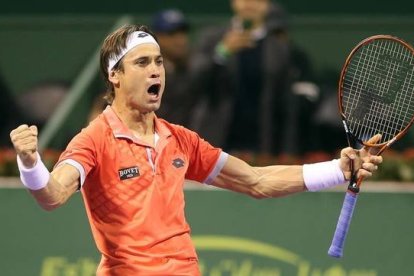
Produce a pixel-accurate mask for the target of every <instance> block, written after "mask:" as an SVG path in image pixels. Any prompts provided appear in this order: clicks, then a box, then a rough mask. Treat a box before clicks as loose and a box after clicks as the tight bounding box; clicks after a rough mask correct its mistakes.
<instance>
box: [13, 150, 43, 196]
mask: <svg viewBox="0 0 414 276" xmlns="http://www.w3.org/2000/svg"><path fill="white" fill-rule="evenodd" d="M17 166H18V167H19V171H20V179H21V180H22V182H23V185H24V186H26V187H27V188H29V189H30V190H40V189H42V188H44V187H46V185H47V183H48V182H49V178H50V173H49V171H48V169H47V168H46V166H45V164H43V162H42V159H40V155H39V153H37V162H36V165H35V166H34V167H33V168H26V167H25V166H24V165H23V162H22V160H20V157H19V156H17Z"/></svg>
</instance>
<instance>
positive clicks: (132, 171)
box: [118, 167, 139, 180]
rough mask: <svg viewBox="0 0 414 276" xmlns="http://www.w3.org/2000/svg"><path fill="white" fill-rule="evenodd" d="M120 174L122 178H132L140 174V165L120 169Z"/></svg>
mask: <svg viewBox="0 0 414 276" xmlns="http://www.w3.org/2000/svg"><path fill="white" fill-rule="evenodd" d="M118 175H119V178H120V179H121V180H125V179H130V178H133V177H137V176H139V169H138V167H131V168H126V169H120V170H119V171H118Z"/></svg>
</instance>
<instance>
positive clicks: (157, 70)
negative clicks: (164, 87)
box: [149, 61, 161, 78]
mask: <svg viewBox="0 0 414 276" xmlns="http://www.w3.org/2000/svg"><path fill="white" fill-rule="evenodd" d="M149 71H150V73H151V78H158V77H159V76H160V75H161V66H160V65H158V64H157V63H156V62H155V61H153V62H151V64H150V66H149Z"/></svg>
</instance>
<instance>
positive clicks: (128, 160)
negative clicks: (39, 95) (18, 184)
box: [10, 25, 382, 276]
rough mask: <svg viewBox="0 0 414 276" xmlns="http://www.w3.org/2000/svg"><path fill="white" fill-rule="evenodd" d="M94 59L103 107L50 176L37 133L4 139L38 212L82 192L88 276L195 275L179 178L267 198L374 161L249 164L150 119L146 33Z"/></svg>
mask: <svg viewBox="0 0 414 276" xmlns="http://www.w3.org/2000/svg"><path fill="white" fill-rule="evenodd" d="M100 59H101V60H100V61H101V69H102V72H103V75H104V76H105V79H106V81H107V84H108V91H109V92H108V94H107V100H108V103H109V105H108V106H107V107H106V109H105V110H104V111H103V112H102V114H100V115H99V116H98V117H97V118H96V119H95V120H93V121H92V122H91V123H90V124H89V125H88V127H86V128H85V129H83V130H82V131H81V132H80V133H79V134H78V135H76V136H75V137H74V138H73V139H72V141H71V142H70V143H69V145H68V146H67V148H66V150H65V151H64V152H63V153H62V155H61V157H60V159H59V161H58V162H57V164H56V165H55V167H54V169H53V171H52V172H51V173H49V171H48V170H47V168H46V167H45V165H44V164H43V162H42V160H41V157H40V155H39V154H38V152H37V147H38V132H37V128H36V126H28V125H21V126H19V127H18V128H16V129H14V130H13V131H12V132H11V133H10V137H11V141H12V142H13V145H14V148H15V150H16V152H17V163H18V166H19V169H20V177H21V180H22V182H23V184H24V185H25V186H26V187H27V188H28V189H29V190H30V192H31V193H32V195H33V196H34V197H35V198H36V200H37V202H38V203H39V204H40V206H42V207H43V208H44V209H46V210H53V209H55V208H57V207H59V206H61V205H62V204H64V203H65V202H66V201H67V200H68V198H69V197H70V196H71V195H72V194H73V193H75V192H76V191H78V190H80V191H81V192H82V196H83V198H84V202H85V207H86V211H87V215H88V219H89V222H90V225H91V228H92V233H93V237H94V239H95V242H96V245H97V247H98V249H99V251H100V252H101V254H102V258H101V262H100V264H99V267H98V271H97V275H123V276H125V275H146V276H150V275H191V276H194V275H200V271H199V268H198V259H197V254H196V252H195V249H194V246H193V244H192V242H191V238H190V227H189V225H188V224H187V222H186V219H185V217H184V193H183V185H184V180H185V179H189V180H195V181H198V182H201V183H205V184H206V185H213V186H217V187H221V188H224V189H229V190H233V191H236V192H241V193H245V194H247V195H250V196H252V197H255V198H269V197H280V196H284V195H289V194H293V193H297V192H302V191H307V190H310V191H317V190H321V189H325V188H328V187H332V186H335V185H339V184H342V183H344V182H346V180H347V179H349V178H350V175H351V172H350V171H349V162H350V160H351V159H353V160H354V162H355V168H356V169H357V170H358V175H359V176H363V177H369V176H371V175H372V173H373V172H374V171H375V170H377V165H378V164H380V163H381V162H382V158H381V157H379V156H374V155H371V153H370V149H368V148H364V149H361V150H359V151H356V150H353V149H351V148H345V149H343V150H342V151H341V154H340V157H339V159H336V160H332V161H328V162H322V163H315V164H307V165H304V166H282V165H278V166H269V167H252V166H249V165H248V164H246V163H245V162H243V161H242V160H239V159H237V158H235V157H233V156H230V155H228V154H227V153H225V152H223V151H222V150H221V149H219V148H215V147H213V146H211V145H210V144H209V143H208V142H206V141H204V140H203V139H201V138H200V137H199V136H198V135H197V134H196V133H194V132H192V131H190V130H188V129H186V128H184V127H181V126H178V125H173V124H170V123H168V122H166V121H164V120H162V119H161V118H157V116H156V115H155V111H157V109H158V108H159V107H160V104H161V98H162V95H163V91H164V85H165V71H164V65H163V58H162V55H161V51H160V47H159V45H158V43H157V41H156V39H155V37H154V36H153V35H152V34H151V32H150V30H148V29H147V28H146V27H145V26H136V25H130V26H124V27H122V28H120V29H118V30H116V31H115V32H113V33H111V34H110V35H109V36H108V37H107V38H106V39H105V41H104V42H103V45H102V48H101V57H100ZM379 138H380V137H379V136H375V137H373V138H372V141H376V140H378V139H379ZM206 207H208V206H206Z"/></svg>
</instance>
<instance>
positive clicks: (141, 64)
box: [135, 58, 148, 66]
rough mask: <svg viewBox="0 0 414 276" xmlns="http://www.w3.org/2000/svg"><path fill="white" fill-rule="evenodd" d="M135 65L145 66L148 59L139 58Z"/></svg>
mask: <svg viewBox="0 0 414 276" xmlns="http://www.w3.org/2000/svg"><path fill="white" fill-rule="evenodd" d="M135 63H136V64H138V65H139V66H145V65H147V64H148V59H147V58H139V59H137V61H136V62H135Z"/></svg>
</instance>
